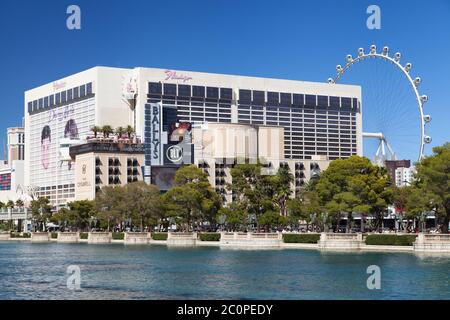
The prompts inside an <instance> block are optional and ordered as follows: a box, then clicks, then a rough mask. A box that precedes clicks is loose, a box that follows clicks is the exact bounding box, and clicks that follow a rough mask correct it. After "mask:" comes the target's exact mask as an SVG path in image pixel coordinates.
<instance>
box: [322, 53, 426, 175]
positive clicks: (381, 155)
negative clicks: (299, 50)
mask: <svg viewBox="0 0 450 320" xmlns="http://www.w3.org/2000/svg"><path fill="white" fill-rule="evenodd" d="M401 57H402V54H401V53H400V52H397V53H395V55H394V56H393V57H391V56H389V47H383V49H382V52H381V53H378V52H377V47H376V46H375V45H372V46H370V52H369V53H365V52H364V49H363V48H359V49H358V56H357V57H355V58H353V56H352V55H351V54H349V55H347V58H346V64H345V66H341V65H337V66H336V72H337V75H336V77H335V78H329V79H328V83H329V84H335V83H337V82H338V81H340V80H341V79H342V78H343V77H344V75H346V74H347V73H349V71H350V70H351V69H352V68H353V67H354V66H355V65H357V64H358V63H359V62H363V61H372V60H378V61H382V62H389V63H390V64H391V65H393V66H394V69H395V70H396V71H395V72H397V73H398V71H400V74H401V76H402V77H403V79H406V80H407V82H408V83H409V87H410V88H412V91H413V95H414V101H408V102H407V103H408V105H405V106H402V108H403V109H405V108H410V106H409V104H412V103H415V104H416V106H417V110H418V113H417V112H416V113H412V111H413V110H400V112H399V113H400V115H401V117H402V118H405V119H398V120H397V121H404V122H411V123H412V122H415V121H414V120H417V127H416V126H415V125H414V126H413V127H411V128H407V129H406V130H405V129H402V130H403V131H411V130H417V137H414V138H413V139H412V140H411V141H408V142H410V143H411V144H413V145H415V147H418V154H417V159H418V160H419V161H420V160H421V159H422V158H423V157H424V155H425V153H424V151H425V145H426V144H429V143H431V137H430V136H428V135H426V127H427V124H429V123H430V121H431V116H430V115H427V114H425V113H424V105H425V103H426V102H427V101H428V96H426V95H421V94H420V93H419V86H420V84H421V82H422V80H421V78H420V77H416V78H414V79H413V78H412V77H411V74H410V71H411V69H412V64H411V63H406V64H405V65H404V66H402V65H401V64H400V60H401ZM370 68H372V67H370ZM367 73H371V74H370V77H372V76H373V75H372V69H370V70H368V71H367ZM366 76H367V75H366ZM397 81H399V80H397ZM400 81H401V80H400ZM403 81H404V80H403ZM381 82H386V81H385V79H382V80H377V83H381ZM393 87H394V86H393V85H389V84H387V89H385V90H381V92H379V93H378V96H382V97H383V95H386V94H387V92H388V91H389V92H391V94H392V97H393V98H389V97H387V98H386V97H383V99H384V100H387V101H383V102H382V103H381V102H380V103H375V105H374V106H372V107H373V108H378V109H383V108H385V110H381V111H380V112H379V114H381V115H382V117H380V119H381V120H380V121H379V123H381V125H380V127H379V128H376V129H377V131H375V132H367V131H364V129H365V123H364V121H363V138H366V139H376V140H378V146H377V148H376V152H375V156H374V162H375V163H376V164H378V165H381V166H384V164H385V161H386V160H396V159H397V155H396V152H394V149H395V148H393V147H392V145H391V144H390V141H391V140H399V141H396V143H397V144H398V145H400V144H402V143H403V142H401V139H397V138H398V137H400V136H403V135H404V132H401V131H400V132H397V133H395V132H394V133H391V132H390V133H389V134H387V133H386V132H384V131H392V130H391V127H392V124H391V123H390V122H389V120H391V119H389V116H386V113H390V112H392V110H394V109H395V108H393V107H390V105H393V104H395V102H397V104H398V105H400V104H403V103H406V102H404V101H406V100H407V99H405V98H403V97H404V95H403V96H402V95H400V94H399V92H397V89H396V88H393ZM410 88H409V90H407V89H402V90H405V91H408V92H407V94H410V93H411V91H410ZM364 90H365V88H364V87H363V91H364ZM372 91H376V90H372ZM398 91H401V90H398ZM404 94H405V93H404ZM383 99H379V100H383ZM393 100H397V101H393ZM363 114H364V111H363ZM411 115H413V116H414V117H415V118H414V119H412V118H410V119H408V118H407V117H411ZM373 121H374V119H370V120H368V121H366V122H373ZM383 123H385V126H390V127H387V128H382V127H383ZM414 128H415V129H414ZM419 137H420V138H419ZM398 145H397V146H396V147H399V146H398Z"/></svg>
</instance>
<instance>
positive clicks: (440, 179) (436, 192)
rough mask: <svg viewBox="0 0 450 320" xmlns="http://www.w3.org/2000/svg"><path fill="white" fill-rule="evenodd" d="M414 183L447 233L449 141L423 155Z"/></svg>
mask: <svg viewBox="0 0 450 320" xmlns="http://www.w3.org/2000/svg"><path fill="white" fill-rule="evenodd" d="M416 169H417V174H416V183H415V185H416V186H417V188H419V190H421V191H422V193H423V196H424V199H425V200H426V201H427V202H428V208H432V209H433V211H434V212H435V214H436V217H437V218H438V220H439V223H440V225H441V231H442V232H443V233H448V225H449V222H450V183H449V181H450V142H447V143H445V144H444V145H442V146H439V147H435V148H433V155H431V156H428V157H425V158H424V159H423V160H421V161H420V162H419V163H418V164H417V165H416Z"/></svg>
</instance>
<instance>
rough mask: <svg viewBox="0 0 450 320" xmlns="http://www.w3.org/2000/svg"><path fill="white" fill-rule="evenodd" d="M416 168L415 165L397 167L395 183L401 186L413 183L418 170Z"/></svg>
mask: <svg viewBox="0 0 450 320" xmlns="http://www.w3.org/2000/svg"><path fill="white" fill-rule="evenodd" d="M415 169H416V168H415V167H414V166H411V167H409V168H403V167H400V168H397V169H395V185H396V186H397V187H399V188H400V187H406V186H409V185H411V183H412V181H413V178H414V173H415V171H416V170H415Z"/></svg>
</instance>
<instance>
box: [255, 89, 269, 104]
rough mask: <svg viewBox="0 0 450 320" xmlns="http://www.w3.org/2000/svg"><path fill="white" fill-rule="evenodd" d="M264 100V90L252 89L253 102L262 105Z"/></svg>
mask: <svg viewBox="0 0 450 320" xmlns="http://www.w3.org/2000/svg"><path fill="white" fill-rule="evenodd" d="M265 100H266V99H265V93H264V91H256V90H255V91H253V104H258V105H263V104H264V102H265Z"/></svg>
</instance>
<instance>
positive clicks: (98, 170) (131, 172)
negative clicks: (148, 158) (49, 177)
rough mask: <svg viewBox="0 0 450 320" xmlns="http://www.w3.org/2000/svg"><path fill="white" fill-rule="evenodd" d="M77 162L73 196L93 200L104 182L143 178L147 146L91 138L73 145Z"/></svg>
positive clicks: (109, 184)
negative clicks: (83, 142) (145, 147)
mask: <svg viewBox="0 0 450 320" xmlns="http://www.w3.org/2000/svg"><path fill="white" fill-rule="evenodd" d="M70 156H71V157H72V160H73V161H74V162H75V194H74V197H73V198H72V199H71V198H67V200H68V202H70V201H73V200H93V199H95V194H96V192H97V191H98V190H100V188H101V187H103V186H119V185H125V184H127V183H130V182H136V181H142V180H143V175H142V166H143V162H144V146H143V145H142V144H140V143H132V141H126V142H108V141H101V140H97V139H94V140H91V141H88V142H87V143H85V144H80V145H76V146H72V147H70Z"/></svg>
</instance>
